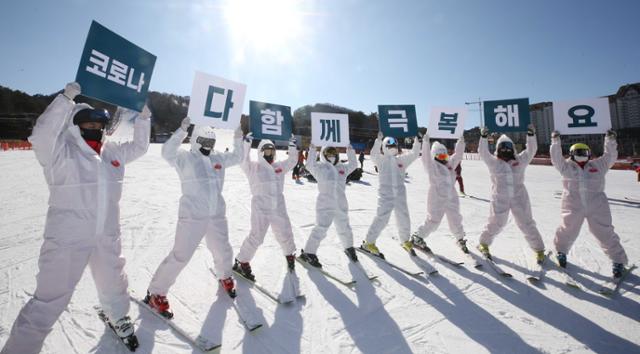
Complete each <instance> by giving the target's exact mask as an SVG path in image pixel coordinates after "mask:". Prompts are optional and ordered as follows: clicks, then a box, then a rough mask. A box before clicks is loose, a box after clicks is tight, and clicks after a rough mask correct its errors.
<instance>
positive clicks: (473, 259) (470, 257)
mask: <svg viewBox="0 0 640 354" xmlns="http://www.w3.org/2000/svg"><path fill="white" fill-rule="evenodd" d="M462 253H463V254H464V256H465V257H466V258H467V259H468V260H469V262H471V263H472V264H473V267H474V268H476V269H479V268H482V262H480V260H478V257H477V256H475V255H474V254H473V253H471V252H469V253H465V252H462Z"/></svg>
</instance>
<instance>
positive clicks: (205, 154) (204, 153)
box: [200, 148, 211, 156]
mask: <svg viewBox="0 0 640 354" xmlns="http://www.w3.org/2000/svg"><path fill="white" fill-rule="evenodd" d="M200 153H202V155H204V156H209V154H210V153H211V150H207V149H205V148H200Z"/></svg>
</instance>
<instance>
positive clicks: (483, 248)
mask: <svg viewBox="0 0 640 354" xmlns="http://www.w3.org/2000/svg"><path fill="white" fill-rule="evenodd" d="M478 251H480V253H482V255H483V256H484V257H485V258H487V259H490V260H493V258H491V253H490V252H489V245H485V244H484V243H481V244H479V245H478Z"/></svg>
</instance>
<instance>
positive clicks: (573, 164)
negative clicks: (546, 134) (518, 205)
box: [550, 130, 628, 278]
mask: <svg viewBox="0 0 640 354" xmlns="http://www.w3.org/2000/svg"><path fill="white" fill-rule="evenodd" d="M550 152H551V162H552V163H553V166H554V167H555V168H556V169H557V170H558V171H559V172H560V174H561V175H562V186H563V189H564V191H563V193H562V204H561V215H562V223H561V224H560V226H559V227H558V229H557V230H556V237H555V239H554V241H553V242H554V245H555V247H556V251H557V257H558V263H559V264H560V266H562V267H566V266H567V253H569V250H570V249H571V246H572V245H573V243H574V241H575V240H576V238H577V237H578V233H579V232H580V228H581V226H582V223H583V222H584V220H585V219H586V220H587V223H588V224H589V230H590V231H591V233H592V234H593V236H595V237H596V239H597V240H598V243H599V244H600V247H601V248H602V249H603V250H604V252H605V253H606V254H607V256H609V259H611V261H612V262H613V276H614V277H616V278H618V277H620V276H622V273H623V271H624V266H625V264H627V262H628V259H627V254H626V253H625V251H624V249H623V248H622V245H621V244H620V237H618V234H616V232H615V231H614V229H613V225H612V220H611V209H610V208H609V201H608V199H607V195H606V194H605V193H604V187H605V175H606V174H607V172H609V169H610V168H611V166H613V164H614V162H616V159H617V157H618V144H617V142H616V133H615V132H614V131H613V130H609V131H608V132H607V134H606V137H605V142H604V154H603V155H602V156H601V157H599V158H595V159H592V158H591V149H589V146H588V145H586V144H582V143H578V144H573V145H572V146H571V148H570V149H569V155H570V157H569V158H568V159H566V160H565V159H564V157H563V156H562V146H561V145H560V133H558V132H557V131H554V132H553V133H552V134H551V151H550Z"/></svg>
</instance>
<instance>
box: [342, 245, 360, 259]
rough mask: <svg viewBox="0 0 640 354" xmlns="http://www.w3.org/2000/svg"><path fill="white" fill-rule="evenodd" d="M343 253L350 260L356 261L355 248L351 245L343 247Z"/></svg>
mask: <svg viewBox="0 0 640 354" xmlns="http://www.w3.org/2000/svg"><path fill="white" fill-rule="evenodd" d="M344 253H345V254H346V255H347V257H349V259H350V260H351V261H352V262H357V261H358V256H357V255H356V249H355V248H353V247H349V248H345V250H344Z"/></svg>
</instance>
